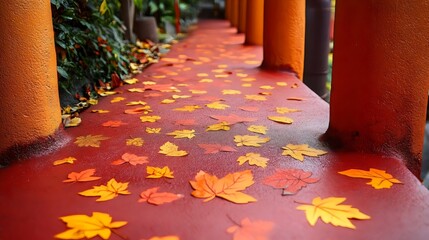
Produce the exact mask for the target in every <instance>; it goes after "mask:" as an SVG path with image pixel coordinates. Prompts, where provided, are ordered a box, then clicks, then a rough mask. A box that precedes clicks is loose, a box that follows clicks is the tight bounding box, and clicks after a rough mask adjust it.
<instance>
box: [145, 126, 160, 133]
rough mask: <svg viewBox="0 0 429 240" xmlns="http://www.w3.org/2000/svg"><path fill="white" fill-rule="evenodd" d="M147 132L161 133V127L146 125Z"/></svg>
mask: <svg viewBox="0 0 429 240" xmlns="http://www.w3.org/2000/svg"><path fill="white" fill-rule="evenodd" d="M146 132H147V133H154V134H157V133H160V132H161V128H150V127H146Z"/></svg>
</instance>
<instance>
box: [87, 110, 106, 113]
mask: <svg viewBox="0 0 429 240" xmlns="http://www.w3.org/2000/svg"><path fill="white" fill-rule="evenodd" d="M91 112H92V113H108V112H110V111H109V110H103V109H94V110H91Z"/></svg>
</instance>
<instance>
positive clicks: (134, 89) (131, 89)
mask: <svg viewBox="0 0 429 240" xmlns="http://www.w3.org/2000/svg"><path fill="white" fill-rule="evenodd" d="M144 91H145V89H144V88H130V89H128V92H138V93H142V92H144Z"/></svg>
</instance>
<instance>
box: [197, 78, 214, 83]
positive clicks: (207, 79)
mask: <svg viewBox="0 0 429 240" xmlns="http://www.w3.org/2000/svg"><path fill="white" fill-rule="evenodd" d="M198 82H200V83H211V82H213V79H210V78H203V79H201V80H200V81H198Z"/></svg>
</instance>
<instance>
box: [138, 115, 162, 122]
mask: <svg viewBox="0 0 429 240" xmlns="http://www.w3.org/2000/svg"><path fill="white" fill-rule="evenodd" d="M159 119H161V117H160V116H141V117H140V121H142V122H156V121H158V120H159Z"/></svg>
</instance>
